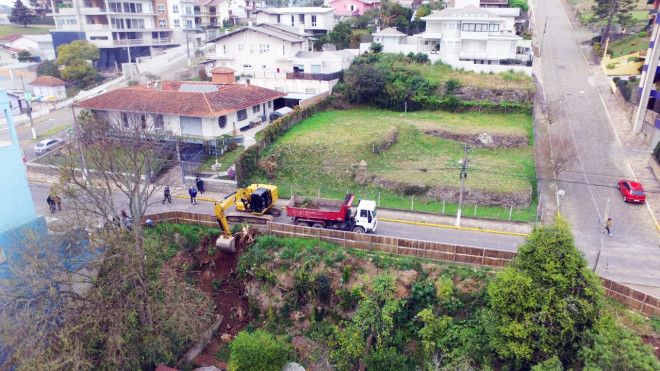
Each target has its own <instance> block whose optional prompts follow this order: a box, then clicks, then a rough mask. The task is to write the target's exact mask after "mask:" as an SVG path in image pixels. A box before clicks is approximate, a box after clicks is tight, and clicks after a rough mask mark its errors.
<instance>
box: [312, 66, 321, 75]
mask: <svg viewBox="0 0 660 371" xmlns="http://www.w3.org/2000/svg"><path fill="white" fill-rule="evenodd" d="M312 73H321V65H320V64H313V65H312Z"/></svg>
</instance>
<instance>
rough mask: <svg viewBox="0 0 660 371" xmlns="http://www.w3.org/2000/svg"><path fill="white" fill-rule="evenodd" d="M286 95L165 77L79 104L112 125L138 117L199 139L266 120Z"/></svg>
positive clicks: (160, 129)
mask: <svg viewBox="0 0 660 371" xmlns="http://www.w3.org/2000/svg"><path fill="white" fill-rule="evenodd" d="M284 95H285V94H284V93H281V92H278V91H274V90H270V89H265V88H261V87H258V86H254V85H250V84H247V85H238V84H221V83H213V82H188V81H162V82H158V83H157V84H153V83H150V84H147V85H139V86H134V87H128V88H120V89H115V90H112V91H109V92H107V93H104V94H101V95H98V96H96V97H93V98H89V99H86V100H84V101H81V102H79V103H78V104H77V105H76V106H77V107H78V108H80V109H85V110H89V111H92V113H94V114H96V115H102V116H105V118H106V119H107V121H108V122H109V123H111V125H122V126H125V127H128V126H130V125H135V124H138V123H139V124H141V125H144V126H145V127H146V128H147V129H148V130H149V131H151V132H152V133H154V134H164V135H170V136H180V137H182V139H183V140H184V141H191V142H194V141H199V140H211V139H215V138H217V137H219V136H222V135H236V134H238V133H239V131H241V130H247V129H249V128H251V127H253V126H257V125H259V124H262V123H265V122H267V119H268V116H269V115H270V113H271V112H273V110H275V100H276V99H279V98H282V97H283V96H284Z"/></svg>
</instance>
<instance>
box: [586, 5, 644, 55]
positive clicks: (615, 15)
mask: <svg viewBox="0 0 660 371" xmlns="http://www.w3.org/2000/svg"><path fill="white" fill-rule="evenodd" d="M635 5H636V1H634V0H596V3H595V4H594V5H593V6H592V11H593V12H594V18H596V19H604V20H606V23H605V28H604V29H603V34H602V35H600V43H601V45H605V41H606V40H607V39H608V38H609V37H610V29H611V28H612V24H613V23H614V22H617V23H619V24H621V25H627V24H629V23H630V22H631V19H632V16H631V15H630V12H631V11H632V10H633V9H634V8H635Z"/></svg>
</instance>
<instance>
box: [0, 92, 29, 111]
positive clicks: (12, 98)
mask: <svg viewBox="0 0 660 371" xmlns="http://www.w3.org/2000/svg"><path fill="white" fill-rule="evenodd" d="M7 98H8V99H9V114H10V115H12V116H16V115H20V114H21V113H24V112H25V111H26V109H27V107H28V104H27V102H26V101H25V96H24V94H23V92H22V91H20V90H14V91H9V90H7ZM4 114H5V113H4V111H2V112H0V118H4V117H5V116H4Z"/></svg>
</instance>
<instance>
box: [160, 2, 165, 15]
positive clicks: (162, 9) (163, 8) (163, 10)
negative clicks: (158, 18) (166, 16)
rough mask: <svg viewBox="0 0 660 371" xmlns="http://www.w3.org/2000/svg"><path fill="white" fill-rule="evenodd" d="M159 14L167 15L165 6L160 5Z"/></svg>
mask: <svg viewBox="0 0 660 371" xmlns="http://www.w3.org/2000/svg"><path fill="white" fill-rule="evenodd" d="M158 13H165V4H158Z"/></svg>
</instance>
